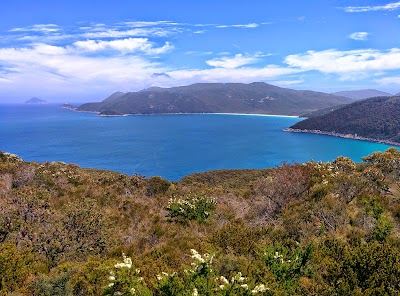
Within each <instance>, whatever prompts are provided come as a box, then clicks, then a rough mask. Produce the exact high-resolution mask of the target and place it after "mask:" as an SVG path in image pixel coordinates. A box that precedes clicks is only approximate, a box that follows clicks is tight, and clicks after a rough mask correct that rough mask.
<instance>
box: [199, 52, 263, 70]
mask: <svg viewBox="0 0 400 296" xmlns="http://www.w3.org/2000/svg"><path fill="white" fill-rule="evenodd" d="M258 61H259V56H258V55H254V56H244V55H243V54H236V55H235V56H233V57H221V58H215V59H212V60H208V61H206V63H207V65H209V66H211V67H216V68H227V69H235V68H239V67H242V66H244V65H248V64H254V63H256V62H258Z"/></svg>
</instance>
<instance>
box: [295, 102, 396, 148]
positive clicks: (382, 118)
mask: <svg viewBox="0 0 400 296" xmlns="http://www.w3.org/2000/svg"><path fill="white" fill-rule="evenodd" d="M291 128H293V129H300V130H319V131H323V132H331V133H340V134H352V135H357V136H361V137H365V138H371V139H376V140H385V141H391V142H396V143H400V96H392V97H375V98H371V99H367V100H363V101H358V102H355V103H352V104H350V105H346V106H344V107H342V108H339V109H337V110H334V111H332V112H330V113H327V114H324V112H322V115H321V116H312V118H308V119H306V120H303V121H301V122H298V123H296V124H295V125H293V126H292V127H291Z"/></svg>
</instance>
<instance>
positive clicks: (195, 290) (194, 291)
mask: <svg viewBox="0 0 400 296" xmlns="http://www.w3.org/2000/svg"><path fill="white" fill-rule="evenodd" d="M192 295H193V296H198V295H199V292H198V291H197V289H196V288H194V289H193V294H192Z"/></svg>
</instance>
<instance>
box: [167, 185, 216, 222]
mask: <svg viewBox="0 0 400 296" xmlns="http://www.w3.org/2000/svg"><path fill="white" fill-rule="evenodd" d="M216 205H217V200H216V199H215V198H209V197H207V196H206V195H204V194H198V195H195V194H191V193H189V194H188V195H187V196H185V197H182V198H171V199H170V200H169V202H168V205H167V207H166V208H165V209H166V210H167V211H168V215H167V217H169V218H170V219H171V221H175V222H179V223H183V224H186V223H187V222H188V221H189V220H196V221H197V222H200V223H203V222H204V221H205V220H206V219H207V218H208V217H209V216H210V214H211V212H212V211H213V210H214V209H215V208H216Z"/></svg>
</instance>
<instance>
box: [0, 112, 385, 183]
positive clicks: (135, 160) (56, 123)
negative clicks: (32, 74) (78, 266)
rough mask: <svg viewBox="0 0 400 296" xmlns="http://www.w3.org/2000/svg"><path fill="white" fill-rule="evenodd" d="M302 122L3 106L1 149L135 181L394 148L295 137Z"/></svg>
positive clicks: (357, 155)
mask: <svg viewBox="0 0 400 296" xmlns="http://www.w3.org/2000/svg"><path fill="white" fill-rule="evenodd" d="M299 120H301V119H299V118H292V117H271V116H250V115H227V114H225V115H222V114H182V115H136V116H124V117H100V116H96V115H95V114H93V113H78V112H73V111H70V110H64V109H60V108H58V106H56V105H0V150H1V151H7V152H11V153H15V154H17V155H19V156H20V157H22V158H23V159H24V160H26V161H37V162H43V161H64V162H67V163H76V164H78V165H79V166H81V167H92V168H101V169H107V170H114V171H118V172H121V173H125V174H128V175H133V174H136V173H137V174H139V175H144V176H162V177H164V178H166V179H169V180H178V179H179V178H181V177H182V176H184V175H187V174H190V173H193V172H201V171H207V170H215V169H229V168H266V167H274V166H278V165H280V164H281V163H282V162H283V161H287V162H292V161H295V162H304V161H308V160H315V161H320V160H321V161H332V160H333V159H335V158H336V157H337V156H339V155H344V156H348V157H350V158H352V159H353V160H355V161H360V160H361V157H362V156H364V155H368V154H370V153H372V152H373V151H378V150H379V151H383V150H385V149H387V148H388V147H390V146H388V145H384V144H378V143H370V142H366V141H358V140H351V139H343V138H336V137H331V136H324V135H313V134H303V133H288V132H284V131H283V129H284V128H286V127H289V126H291V125H292V124H294V123H296V122H298V121H299Z"/></svg>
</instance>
